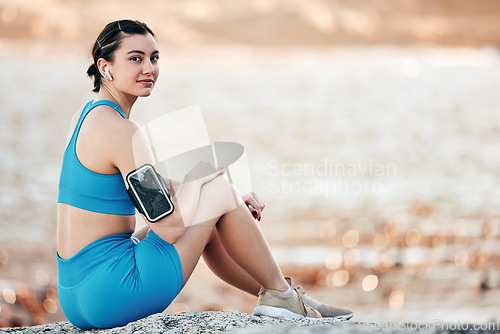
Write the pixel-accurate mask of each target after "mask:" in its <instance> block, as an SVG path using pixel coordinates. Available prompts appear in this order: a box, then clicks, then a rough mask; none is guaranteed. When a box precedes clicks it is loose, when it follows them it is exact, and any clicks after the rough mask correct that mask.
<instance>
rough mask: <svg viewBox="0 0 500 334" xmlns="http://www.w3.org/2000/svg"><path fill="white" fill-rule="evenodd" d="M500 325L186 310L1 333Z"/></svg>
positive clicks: (445, 329) (454, 329)
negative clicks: (108, 324)
mask: <svg viewBox="0 0 500 334" xmlns="http://www.w3.org/2000/svg"><path fill="white" fill-rule="evenodd" d="M499 329H500V324H498V323H497V324H493V323H491V324H484V325H471V324H469V325H468V324H460V325H459V324H450V325H446V324H437V323H435V324H410V323H406V324H405V323H391V324H389V323H387V324H376V323H359V322H352V321H340V320H334V319H319V320H310V319H274V318H269V317H258V316H254V315H249V314H246V313H241V312H222V311H207V312H186V313H180V314H175V315H169V314H154V315H151V316H149V317H147V318H144V319H141V320H138V321H135V322H132V323H130V324H128V325H126V326H123V327H117V328H111V329H94V330H88V331H84V330H80V329H78V328H76V327H74V326H73V325H71V324H70V323H68V322H58V323H54V324H47V325H41V326H32V327H22V328H2V329H0V333H25V334H32V333H33V334H34V333H37V334H38V333H99V334H111V333H148V334H149V333H217V332H222V331H231V332H233V333H245V334H248V333H334V332H335V333H373V332H383V333H496V332H497V331H498V330H499Z"/></svg>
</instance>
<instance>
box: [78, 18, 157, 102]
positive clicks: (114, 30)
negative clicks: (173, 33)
mask: <svg viewBox="0 0 500 334" xmlns="http://www.w3.org/2000/svg"><path fill="white" fill-rule="evenodd" d="M126 34H127V35H147V34H151V36H153V37H154V36H155V34H153V31H151V29H149V27H148V26H147V25H146V24H145V23H142V22H139V21H132V20H121V21H114V22H111V23H108V24H107V25H106V27H104V29H103V30H102V31H101V33H100V34H99V36H98V37H97V40H96V41H95V43H94V47H93V48H92V58H93V59H94V63H93V64H92V65H90V67H89V69H88V70H87V75H88V76H89V77H90V78H92V77H93V78H94V89H93V90H92V91H93V92H96V93H97V92H99V90H100V89H101V84H102V79H101V73H100V72H99V69H98V68H97V61H98V60H99V58H103V59H104V60H107V61H113V58H114V52H115V51H116V50H117V49H118V48H119V47H120V43H121V40H122V39H123V38H124V37H125V35H126Z"/></svg>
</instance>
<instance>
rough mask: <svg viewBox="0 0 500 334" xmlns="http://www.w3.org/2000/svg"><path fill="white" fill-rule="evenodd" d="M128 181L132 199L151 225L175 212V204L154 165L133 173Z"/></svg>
mask: <svg viewBox="0 0 500 334" xmlns="http://www.w3.org/2000/svg"><path fill="white" fill-rule="evenodd" d="M126 180H127V183H128V186H129V188H128V190H127V193H128V195H129V197H130V199H131V200H132V202H133V203H134V205H135V207H136V208H137V210H138V211H139V212H140V213H142V214H143V215H144V216H145V217H146V219H147V220H148V221H149V222H150V223H156V222H157V221H158V220H160V219H162V218H164V217H166V216H168V215H170V214H171V213H172V212H174V203H173V202H172V199H171V198H170V193H169V192H168V188H167V186H166V184H165V181H163V178H162V177H161V175H159V174H158V173H157V172H156V170H155V169H154V167H153V166H152V165H150V164H146V165H143V166H141V167H139V168H137V169H136V170H133V171H131V172H130V173H128V175H127V177H126Z"/></svg>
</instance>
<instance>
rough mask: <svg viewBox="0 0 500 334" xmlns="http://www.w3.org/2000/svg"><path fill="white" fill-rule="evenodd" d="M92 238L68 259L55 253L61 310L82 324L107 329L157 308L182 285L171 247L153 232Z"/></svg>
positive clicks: (169, 301)
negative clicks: (142, 235) (134, 237)
mask: <svg viewBox="0 0 500 334" xmlns="http://www.w3.org/2000/svg"><path fill="white" fill-rule="evenodd" d="M130 237H131V234H115V235H110V236H107V237H104V238H101V239H98V240H96V241H94V242H92V243H90V244H89V245H87V246H86V247H85V248H83V249H82V250H81V251H79V252H78V253H77V254H75V255H74V256H72V257H71V258H69V259H62V258H61V257H59V254H57V262H58V270H59V277H58V283H57V291H58V294H59V301H60V303H61V307H62V309H63V311H64V314H65V315H66V317H67V318H68V320H69V321H70V322H71V323H72V324H73V325H75V326H76V327H79V328H82V329H90V328H111V327H117V326H123V325H126V324H127V323H129V322H131V321H135V320H138V319H141V318H144V317H146V316H148V315H151V314H153V313H158V312H162V311H163V310H165V309H166V308H167V307H168V305H170V303H171V302H172V300H174V298H175V297H176V296H177V294H179V292H180V291H181V288H182V267H181V262H180V260H179V255H178V254H177V251H176V250H175V248H174V246H172V245H171V244H169V243H168V242H166V241H164V240H163V239H161V238H160V237H159V236H158V235H156V234H155V233H154V232H149V234H148V236H147V237H146V238H144V239H143V240H142V241H140V242H139V243H137V244H135V243H134V241H133V240H132V239H131V238H130Z"/></svg>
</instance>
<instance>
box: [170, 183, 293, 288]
mask: <svg viewBox="0 0 500 334" xmlns="http://www.w3.org/2000/svg"><path fill="white" fill-rule="evenodd" d="M189 225H191V226H189V227H188V228H187V229H186V232H185V233H184V234H183V235H182V236H181V237H180V238H179V240H178V241H177V242H176V243H175V244H174V247H175V248H176V250H177V252H178V254H179V258H180V261H181V264H182V271H183V279H184V284H186V282H187V280H188V279H189V277H190V276H191V274H192V272H193V270H194V268H195V266H196V264H197V263H198V260H199V258H200V257H201V255H202V253H203V251H204V250H205V248H206V246H207V245H208V244H209V241H210V237H211V236H212V232H213V228H214V226H217V231H218V234H219V236H220V240H221V241H222V244H223V245H224V248H225V249H226V250H227V254H229V256H230V258H231V259H232V260H233V261H234V262H235V263H236V264H237V265H238V266H239V267H241V268H242V269H243V270H244V271H246V272H247V273H248V274H249V275H250V276H251V277H252V278H253V279H255V281H257V282H258V284H259V285H260V286H262V287H264V288H267V289H275V290H286V289H288V286H289V285H288V283H287V282H286V281H285V279H284V278H283V275H282V274H281V271H280V269H279V267H278V265H277V263H276V261H275V260H274V258H273V256H272V254H271V251H270V249H269V246H268V244H267V242H266V240H265V238H264V236H263V234H262V232H261V230H260V228H259V227H258V225H257V224H256V222H255V221H254V219H253V217H252V215H251V214H250V212H249V210H248V208H247V207H246V206H245V204H244V203H243V201H242V200H241V197H240V195H239V193H238V192H237V190H236V189H235V188H234V187H233V186H232V185H231V184H230V183H229V181H228V180H227V179H226V178H225V177H217V178H215V179H214V180H212V181H211V182H209V183H207V184H205V185H203V187H202V188H201V191H200V199H199V204H198V207H197V211H196V214H195V217H194V219H193V222H192V223H191V224H189ZM209 249H210V246H209ZM229 263H231V262H229ZM228 279H229V278H228ZM251 290H253V288H251Z"/></svg>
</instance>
